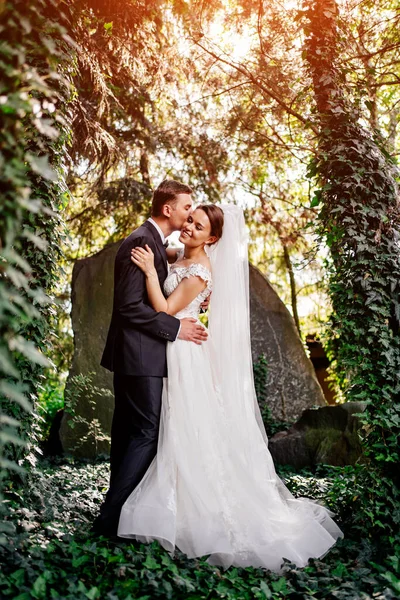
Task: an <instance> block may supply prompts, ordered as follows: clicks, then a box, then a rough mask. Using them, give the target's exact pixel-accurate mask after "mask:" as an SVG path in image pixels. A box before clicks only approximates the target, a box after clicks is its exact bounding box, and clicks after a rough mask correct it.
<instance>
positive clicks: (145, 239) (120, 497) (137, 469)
mask: <svg viewBox="0 0 400 600" xmlns="http://www.w3.org/2000/svg"><path fill="white" fill-rule="evenodd" d="M191 193H192V189H191V188H190V187H189V186H187V185H184V184H183V183H179V182H178V181H173V180H165V181H163V182H162V183H161V184H160V185H159V186H158V188H157V189H156V190H155V192H154V194H153V200H152V216H151V218H150V219H148V220H147V221H146V222H145V223H143V225H141V227H139V228H138V229H136V230H135V231H133V232H132V233H131V234H130V236H128V237H127V238H126V239H125V240H124V241H123V243H122V244H121V246H120V248H119V250H118V253H117V256H116V258H115V271H114V305H113V312H112V317H111V324H110V328H109V331H108V336H107V342H106V346H105V349H104V353H103V357H102V360H101V365H102V366H103V367H105V368H106V369H108V370H109V371H114V395H115V408H114V416H113V421H112V427H111V453H110V467H111V474H110V487H109V490H108V492H107V495H106V498H105V501H104V503H103V504H102V506H101V508H100V514H99V516H98V517H97V518H96V519H95V521H94V523H93V526H92V531H93V532H95V533H98V534H102V535H108V536H114V535H117V530H118V521H119V516H120V512H121V508H122V505H123V504H124V502H125V500H126V499H127V498H128V496H129V495H130V493H131V492H132V491H133V490H134V489H135V487H136V486H137V485H138V483H139V482H140V480H141V479H142V477H143V475H144V474H145V473H146V471H147V469H148V467H149V466H150V464H151V462H152V460H153V458H154V457H155V455H156V452H157V441H158V430H159V422H160V413H161V395H162V384H163V377H165V376H166V375H167V362H166V343H167V341H170V342H172V341H174V340H175V339H177V338H178V337H179V338H180V339H182V340H187V341H190V342H195V343H197V344H201V343H202V342H203V341H204V340H206V339H207V333H206V331H205V329H204V328H203V327H201V325H199V324H198V323H197V322H196V321H195V319H181V320H179V319H176V318H175V317H172V316H170V315H167V314H166V313H163V312H156V311H155V310H154V309H153V308H152V307H151V305H150V303H149V299H148V297H147V292H146V281H145V276H144V274H143V273H142V271H141V270H140V269H139V268H138V267H137V266H136V265H134V264H133V263H132V261H131V249H132V248H133V247H135V246H141V247H144V246H145V244H148V245H149V246H150V248H151V249H152V251H153V253H154V263H155V267H156V270H157V273H158V278H159V281H160V284H161V286H163V284H164V281H165V279H166V277H167V274H168V267H167V255H166V251H165V246H166V244H165V238H166V237H168V236H169V235H170V234H171V233H172V232H173V231H177V230H179V229H181V228H182V226H183V224H184V222H185V221H186V219H187V218H188V216H189V214H190V212H191V210H192V199H191Z"/></svg>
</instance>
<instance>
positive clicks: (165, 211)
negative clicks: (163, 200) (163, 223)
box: [161, 204, 172, 219]
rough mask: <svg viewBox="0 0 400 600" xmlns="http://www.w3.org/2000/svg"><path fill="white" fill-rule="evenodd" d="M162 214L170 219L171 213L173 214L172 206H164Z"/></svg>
mask: <svg viewBox="0 0 400 600" xmlns="http://www.w3.org/2000/svg"><path fill="white" fill-rule="evenodd" d="M161 213H162V215H163V217H167V219H169V217H170V216H171V213H172V208H171V205H170V204H164V205H163V207H162V210H161Z"/></svg>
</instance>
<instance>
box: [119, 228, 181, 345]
mask: <svg viewBox="0 0 400 600" xmlns="http://www.w3.org/2000/svg"><path fill="white" fill-rule="evenodd" d="M145 244H148V245H149V246H150V247H151V249H152V250H153V252H154V253H155V252H156V249H155V246H154V242H153V241H152V240H149V239H148V238H144V237H138V238H136V239H134V240H131V242H130V244H129V247H128V245H126V248H121V249H120V250H121V254H120V255H119V256H117V261H116V265H115V268H116V280H115V299H114V310H115V311H116V312H117V314H118V316H119V317H120V318H121V319H122V320H123V322H124V323H125V324H126V325H131V326H132V327H134V328H136V329H139V330H140V331H143V332H145V333H148V334H150V335H153V336H156V337H160V338H162V339H164V340H168V341H174V340H175V339H176V337H177V336H178V332H179V327H180V321H179V319H176V318H175V317H172V316H171V315H167V314H166V313H164V312H156V311H155V310H154V309H153V308H151V306H148V305H147V304H145V302H144V297H145V291H146V281H145V275H144V273H142V271H141V270H140V269H139V268H138V267H137V266H136V265H134V264H133V263H132V261H131V254H130V251H131V248H132V247H135V246H142V247H144V245H145Z"/></svg>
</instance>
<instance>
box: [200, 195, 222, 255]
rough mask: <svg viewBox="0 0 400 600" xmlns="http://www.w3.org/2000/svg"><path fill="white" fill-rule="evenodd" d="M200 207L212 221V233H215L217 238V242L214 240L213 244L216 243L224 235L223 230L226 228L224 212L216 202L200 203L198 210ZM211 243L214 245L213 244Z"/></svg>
mask: <svg viewBox="0 0 400 600" xmlns="http://www.w3.org/2000/svg"><path fill="white" fill-rule="evenodd" d="M198 208H200V209H201V210H202V211H203V212H205V213H206V215H207V217H208V220H209V221H210V225H211V234H210V235H213V236H215V237H216V238H217V239H216V240H215V242H213V244H215V243H216V242H218V240H219V239H221V237H222V231H223V228H224V213H223V211H222V210H221V209H220V208H219V206H215V204H200V205H199V206H196V210H197V209H198ZM209 245H210V246H212V244H209Z"/></svg>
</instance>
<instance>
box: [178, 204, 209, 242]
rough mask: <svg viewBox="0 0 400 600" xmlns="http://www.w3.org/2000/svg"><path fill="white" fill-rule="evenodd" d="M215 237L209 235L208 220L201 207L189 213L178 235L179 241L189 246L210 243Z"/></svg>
mask: <svg viewBox="0 0 400 600" xmlns="http://www.w3.org/2000/svg"><path fill="white" fill-rule="evenodd" d="M215 239H216V238H215V236H212V235H211V224H210V220H209V218H208V217H207V215H206V213H205V212H204V211H203V210H201V208H197V209H196V210H195V211H194V212H192V214H191V215H189V217H188V218H187V219H186V221H185V223H184V224H183V227H182V230H181V235H180V236H179V241H180V242H182V244H185V246H189V247H190V248H197V247H198V246H204V245H205V244H212V243H213V242H215Z"/></svg>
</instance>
